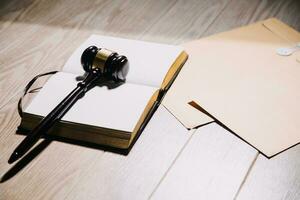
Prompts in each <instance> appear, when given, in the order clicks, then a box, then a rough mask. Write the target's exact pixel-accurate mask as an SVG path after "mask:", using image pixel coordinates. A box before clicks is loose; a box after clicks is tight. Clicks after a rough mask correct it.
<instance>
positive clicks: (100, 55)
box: [92, 49, 114, 72]
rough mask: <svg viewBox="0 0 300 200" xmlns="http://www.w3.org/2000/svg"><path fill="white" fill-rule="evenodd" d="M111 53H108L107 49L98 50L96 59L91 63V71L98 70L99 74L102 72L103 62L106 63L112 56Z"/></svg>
mask: <svg viewBox="0 0 300 200" xmlns="http://www.w3.org/2000/svg"><path fill="white" fill-rule="evenodd" d="M113 53H114V52H113V51H110V50H108V49H100V50H99V51H98V52H97V54H96V57H95V59H94V61H93V67H92V68H93V69H97V68H98V69H100V70H101V72H104V67H105V62H106V61H107V59H108V57H109V56H110V55H111V54H113Z"/></svg>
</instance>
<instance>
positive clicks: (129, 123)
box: [25, 72, 157, 132]
mask: <svg viewBox="0 0 300 200" xmlns="http://www.w3.org/2000/svg"><path fill="white" fill-rule="evenodd" d="M75 78H76V75H75V74H70V73H63V72H59V73H57V74H55V75H53V76H52V77H51V78H50V79H49V80H48V81H47V82H46V84H45V85H44V87H43V88H42V89H41V91H40V92H39V93H38V94H37V96H36V97H35V98H34V99H33V101H32V102H31V103H30V104H29V106H28V107H27V108H26V110H25V112H27V113H31V114H36V115H40V116H46V115H47V114H48V113H49V112H50V111H51V110H52V109H53V108H54V107H55V106H56V105H57V104H59V103H60V102H61V101H62V100H63V98H64V97H65V96H67V94H69V93H70V92H71V91H72V90H73V89H74V88H75V87H76V84H77V82H76V79H75ZM156 90H157V88H154V87H149V86H145V85H136V84H131V83H125V84H123V85H121V86H120V87H117V88H114V89H108V88H107V87H106V86H103V87H99V86H96V87H94V88H93V89H91V90H90V91H88V92H87V93H86V95H85V96H84V98H82V99H80V100H78V101H77V102H76V103H75V105H74V106H73V107H72V108H71V109H70V110H69V111H68V112H67V114H66V115H65V116H64V117H63V119H62V120H65V121H69V122H75V123H80V124H88V125H93V126H98V127H104V128H110V129H116V130H123V131H128V132H132V131H133V129H134V127H135V125H136V123H137V121H138V120H139V118H140V116H141V114H142V113H143V110H144V109H145V107H146V105H147V103H148V101H149V99H150V98H151V96H152V95H153V93H154V92H155V91H156Z"/></svg>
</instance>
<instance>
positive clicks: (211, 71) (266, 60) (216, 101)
mask: <svg viewBox="0 0 300 200" xmlns="http://www.w3.org/2000/svg"><path fill="white" fill-rule="evenodd" d="M299 41H300V34H299V33H298V32H296V31H295V30H293V29H291V28H290V27H288V26H287V25H285V24H283V23H282V22H280V21H278V20H276V19H269V20H266V21H263V22H259V23H256V24H254V25H250V26H247V27H242V28H239V29H236V30H233V31H229V32H225V33H221V34H218V35H214V36H211V37H208V38H204V39H200V40H198V41H193V42H190V43H187V44H185V45H184V47H185V50H186V51H187V53H188V54H189V60H188V62H187V63H186V65H185V66H184V68H183V69H185V70H184V71H183V72H184V73H182V74H181V76H182V78H180V79H177V80H176V81H175V83H174V86H175V87H174V88H173V90H172V92H173V94H168V95H173V97H172V98H169V99H168V100H169V101H173V102H171V103H170V102H168V103H167V105H168V106H171V107H172V103H173V104H174V105H176V104H177V103H176V102H175V100H174V99H176V96H178V97H180V98H181V99H183V101H185V102H181V104H183V103H185V104H186V103H188V102H189V101H192V100H193V101H195V102H196V103H197V104H198V105H199V106H201V107H202V108H203V109H204V110H206V111H207V112H208V113H209V114H211V115H212V116H213V117H214V118H216V119H217V120H219V121H220V122H221V123H223V124H224V125H225V126H227V127H228V128H229V129H231V130H232V131H233V132H234V133H235V134H237V135H238V136H240V137H241V138H242V139H244V140H245V141H247V142H248V143H249V144H251V145H252V146H254V147H255V148H256V149H258V150H259V151H260V152H262V153H263V154H265V155H266V156H268V157H271V156H273V155H275V154H277V153H279V152H281V151H283V150H285V149H287V148H289V147H291V146H293V145H295V144H297V143H299V142H300V117H299V116H300V106H299V102H300V93H299V88H300V63H299V62H297V55H296V54H293V55H291V56H280V55H278V54H277V53H276V49H278V48H280V47H286V46H291V45H293V44H296V43H297V42H299ZM170 91H171V90H170ZM175 94H176V95H175ZM182 96H184V97H182ZM172 99H173V100H172ZM178 103H179V102H178ZM168 106H167V107H168ZM168 109H175V110H176V106H173V107H172V108H168ZM185 111H186V112H188V110H185ZM180 112H182V111H177V113H180ZM199 113H201V112H199ZM175 115H176V114H175ZM186 115H189V114H186ZM176 117H177V118H179V119H180V120H181V121H182V122H184V120H182V118H180V117H181V115H178V116H176ZM189 117H191V118H192V120H195V119H194V117H193V116H192V115H190V116H189ZM201 123H203V122H201V121H200V120H199V125H200V124H201Z"/></svg>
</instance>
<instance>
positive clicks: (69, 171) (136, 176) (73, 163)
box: [0, 107, 190, 199]
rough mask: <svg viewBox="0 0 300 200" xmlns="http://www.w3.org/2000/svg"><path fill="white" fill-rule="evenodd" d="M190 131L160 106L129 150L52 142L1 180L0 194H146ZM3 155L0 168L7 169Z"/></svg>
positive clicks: (72, 196) (87, 196) (69, 196)
mask: <svg viewBox="0 0 300 200" xmlns="http://www.w3.org/2000/svg"><path fill="white" fill-rule="evenodd" d="M165 123H167V124H169V126H164V124H165ZM19 137H20V136H19ZM189 137H190V135H189V134H188V133H187V130H186V129H185V128H184V127H183V126H182V125H181V124H179V123H177V120H176V119H175V118H174V117H173V116H172V115H170V114H169V113H168V112H167V111H166V110H165V108H164V107H160V108H159V109H158V110H157V112H156V114H155V115H154V117H153V119H152V120H151V121H150V123H149V124H148V126H147V127H146V129H145V130H144V132H143V134H142V135H141V137H140V138H139V140H138V141H137V143H136V144H135V146H134V148H133V149H132V151H131V152H130V154H129V155H128V156H123V155H119V154H115V153H110V152H103V151H100V150H96V149H89V148H84V147H79V146H75V145H70V144H63V143H60V142H52V143H51V144H50V145H49V146H48V147H47V148H46V149H45V150H44V151H43V152H42V153H41V154H40V155H39V157H37V158H36V160H34V161H33V162H31V163H30V164H29V165H28V166H26V168H25V169H24V170H22V171H21V172H20V174H18V175H17V176H15V177H13V178H12V179H11V180H9V181H7V182H4V183H2V184H1V185H0V187H1V190H2V191H3V192H1V193H0V199H23V198H24V197H26V198H27V199H65V198H67V199H99V196H100V197H101V199H145V198H147V196H149V195H150V193H151V192H152V190H153V188H154V187H155V185H157V183H158V182H159V181H160V178H161V177H162V176H163V174H164V173H165V171H167V169H168V168H169V166H170V165H171V163H172V162H173V160H174V159H175V157H176V155H177V154H178V152H179V151H180V150H181V148H182V147H183V146H184V144H185V143H186V141H187V140H188V138H189ZM8 153H9V152H7V154H8ZM5 154H6V151H5ZM5 160H6V159H3V158H1V165H0V166H1V172H2V173H3V171H6V170H7V169H8V165H5V164H4V162H5ZM17 185H19V186H21V187H18V186H17ZM14 186H17V187H16V188H14V189H13V190H11V188H13V187H14ZM21 194H22V195H21Z"/></svg>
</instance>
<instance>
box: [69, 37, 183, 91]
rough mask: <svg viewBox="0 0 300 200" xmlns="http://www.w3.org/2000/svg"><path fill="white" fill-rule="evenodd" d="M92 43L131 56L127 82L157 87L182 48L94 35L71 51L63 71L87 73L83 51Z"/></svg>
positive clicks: (78, 73) (129, 57) (79, 73)
mask: <svg viewBox="0 0 300 200" xmlns="http://www.w3.org/2000/svg"><path fill="white" fill-rule="evenodd" d="M92 45H95V46H97V47H98V48H106V49H110V50H112V51H115V52H117V53H118V54H119V55H124V56H126V57H127V58H128V60H129V73H128V75H127V82H129V83H137V84H144V85H148V86H154V87H160V85H161V83H162V81H163V79H164V77H165V75H166V74H167V72H168V70H169V68H170V67H171V65H172V64H173V62H174V61H175V60H176V58H177V57H178V56H179V54H180V53H181V52H182V51H183V49H182V47H180V46H172V45H166V44H157V43H150V42H144V41H136V40H128V39H121V38H113V37H105V36H99V35H92V36H90V37H89V38H88V39H87V40H86V41H85V42H84V43H83V44H82V45H81V46H80V47H79V48H78V49H77V50H76V51H75V52H74V53H73V54H72V56H71V57H70V58H69V60H68V61H67V62H66V64H65V66H64V68H63V71H64V72H69V73H74V74H77V75H82V74H84V70H83V68H82V66H81V63H80V58H81V55H82V52H83V51H84V50H85V49H86V48H87V47H89V46H92Z"/></svg>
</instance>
